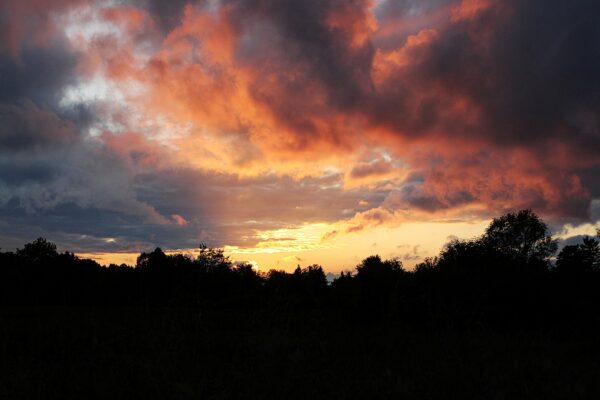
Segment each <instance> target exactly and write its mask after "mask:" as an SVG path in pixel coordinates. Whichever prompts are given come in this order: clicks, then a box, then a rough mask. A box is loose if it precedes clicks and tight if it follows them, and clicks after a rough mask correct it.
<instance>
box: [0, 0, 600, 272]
mask: <svg viewBox="0 0 600 400" xmlns="http://www.w3.org/2000/svg"><path fill="white" fill-rule="evenodd" d="M599 13H600V5H599V4H598V2H596V1H592V0H589V1H586V0H572V1H564V0H528V1H521V0H503V1H496V0H419V1H417V0H396V1H392V0H379V1H375V0H373V1H369V0H318V1H317V0H303V1H297V0H206V1H195V2H193V1H181V0H174V1H169V2H166V1H158V0H130V1H89V0H4V1H3V2H2V3H1V4H0V247H1V248H2V250H3V251H7V250H11V251H12V250H14V249H15V248H17V247H22V245H23V244H24V243H27V242H30V241H32V240H34V239H35V238H37V237H40V236H42V237H45V238H47V239H48V240H51V241H53V242H55V243H56V244H57V245H58V247H59V249H61V250H69V251H74V252H75V253H76V254H78V255H81V256H84V257H92V258H94V259H96V260H98V261H99V262H101V263H105V264H108V263H110V262H116V263H120V262H126V263H130V264H134V263H135V259H136V257H137V255H138V254H139V252H141V251H149V250H152V249H154V247H156V246H159V247H161V248H163V249H164V250H169V251H178V252H184V253H186V254H194V251H195V250H194V249H196V248H197V247H198V245H199V244H200V243H205V244H207V245H209V246H213V247H223V248H224V249H225V251H226V253H227V254H228V255H229V256H230V257H231V258H232V259H233V260H235V261H247V262H250V263H252V264H254V265H256V266H257V268H259V269H264V270H266V269H271V268H277V269H285V270H291V269H293V268H295V267H296V265H303V266H304V265H310V264H314V263H318V264H321V265H323V267H324V268H325V270H326V271H330V272H338V271H340V270H344V269H351V268H353V267H354V266H355V265H356V264H357V263H358V262H359V261H360V260H361V259H363V258H364V257H366V256H369V255H371V254H379V255H381V256H382V257H385V258H390V257H397V258H399V259H400V260H401V261H403V263H404V264H405V265H406V266H408V267H410V266H413V265H414V264H415V263H418V262H420V261H422V260H423V259H424V258H425V257H427V256H433V255H435V254H437V253H438V252H439V250H440V248H441V247H442V246H443V245H444V244H445V243H447V242H448V241H449V240H451V239H452V238H456V237H458V238H472V237H475V236H477V235H480V234H482V233H483V231H484V229H485V227H486V226H487V224H488V223H489V221H490V220H491V218H493V217H494V216H499V215H501V214H503V213H505V212H509V211H515V210H518V209H522V208H531V209H532V210H534V212H536V213H537V214H539V215H540V216H541V217H542V218H543V219H544V220H545V221H546V222H547V223H548V225H549V226H550V228H551V230H552V232H553V234H554V235H555V236H556V237H557V238H559V239H562V240H563V241H564V242H568V241H569V240H571V241H572V240H576V239H577V238H578V237H580V236H581V235H584V234H594V232H595V228H596V227H600V74H599V73H598V72H599V71H600V24H598V23H597V16H598V15H599Z"/></svg>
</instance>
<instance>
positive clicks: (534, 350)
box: [0, 307, 600, 399]
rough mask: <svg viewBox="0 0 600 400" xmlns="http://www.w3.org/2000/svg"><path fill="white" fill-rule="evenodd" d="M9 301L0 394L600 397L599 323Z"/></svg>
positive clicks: (1, 318) (2, 321)
mask: <svg viewBox="0 0 600 400" xmlns="http://www.w3.org/2000/svg"><path fill="white" fill-rule="evenodd" d="M331 321H332V320H331V316H329V317H326V316H325V315H319V314H318V313H316V314H311V315H304V316H303V317H298V316H295V317H293V319H287V320H286V319H285V318H283V319H282V318H279V319H278V320H273V319H270V318H267V317H266V316H265V315H256V314H255V315H237V314H236V315H234V314H230V315H227V316H226V315H225V314H221V315H219V316H218V317H217V316H206V315H201V314H199V312H198V311H197V310H191V309H182V308H145V309H144V308H127V309H125V308H116V309H115V308H113V309H111V308H92V307H83V308H82V307H68V308H59V307H58V308H39V307H36V308H22V307H17V308H4V309H2V311H1V313H0V344H1V346H2V347H1V348H0V377H1V379H0V398H2V399H132V398H144V399H261V398H274V399H321V398H323V399H350V398H353V399H355V398H364V399H371V398H407V399H519V398H530V399H593V398H600V358H599V357H598V355H599V354H600V338H599V336H598V334H597V332H589V334H587V335H585V336H582V335H581V333H578V334H577V335H573V334H570V333H569V330H568V329H566V330H562V331H561V332H554V333H553V332H547V331H536V330H527V331H515V330H511V331H510V332H500V331H490V330H486V329H460V330H450V329H444V330H442V331H440V330H435V329H432V330H424V331H417V330H414V329H408V328H406V329H405V328H403V326H402V324H399V323H393V324H392V323H375V324H373V323H369V324H352V325H351V326H350V325H344V324H339V323H332V322H331Z"/></svg>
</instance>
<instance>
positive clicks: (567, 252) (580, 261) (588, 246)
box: [556, 230, 600, 273]
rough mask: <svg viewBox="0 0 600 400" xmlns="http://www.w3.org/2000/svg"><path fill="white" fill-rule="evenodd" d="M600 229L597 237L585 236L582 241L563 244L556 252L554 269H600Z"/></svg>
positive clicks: (579, 270)
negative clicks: (558, 251) (557, 252)
mask: <svg viewBox="0 0 600 400" xmlns="http://www.w3.org/2000/svg"><path fill="white" fill-rule="evenodd" d="M599 239H600V230H599V231H598V235H597V238H593V237H589V236H586V237H584V238H583V243H580V244H574V245H568V246H565V247H564V248H563V249H562V250H561V252H560V253H559V254H558V258H557V260H556V270H557V271H559V272H565V273H584V272H590V271H594V270H599V269H600V240H599Z"/></svg>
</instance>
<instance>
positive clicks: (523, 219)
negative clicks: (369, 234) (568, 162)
mask: <svg viewBox="0 0 600 400" xmlns="http://www.w3.org/2000/svg"><path fill="white" fill-rule="evenodd" d="M598 235H599V236H598V237H595V238H594V237H585V238H584V239H583V243H581V244H576V245H568V246H565V247H564V248H563V249H562V250H561V251H560V253H559V254H558V256H557V257H556V258H555V259H554V258H553V256H554V255H555V253H556V251H557V241H556V240H553V239H552V237H551V236H550V234H549V231H548V227H547V226H546V225H545V224H544V222H543V221H542V220H541V219H540V218H539V217H538V216H537V215H536V214H534V213H533V212H532V211H530V210H522V211H519V212H517V213H508V214H506V215H503V216H501V217H499V218H496V219H494V220H493V221H492V222H491V224H490V225H489V227H488V228H487V230H486V231H485V233H484V234H483V235H482V236H481V237H479V238H476V239H471V240H458V239H456V240H453V241H451V242H450V243H449V244H447V245H446V246H445V247H444V248H443V249H442V251H441V252H440V254H439V256H437V257H435V258H428V259H425V260H424V261H423V262H422V263H420V264H418V265H417V266H416V268H415V269H414V271H407V270H406V269H405V268H404V266H403V265H402V262H401V261H399V260H398V259H389V260H382V259H381V258H380V257H379V256H371V257H368V258H366V259H364V260H363V261H362V262H361V263H360V264H359V265H357V266H356V269H355V271H353V272H347V273H342V274H341V275H340V276H339V277H338V278H336V279H335V280H334V281H333V282H332V283H331V284H328V282H327V280H326V276H325V273H324V270H323V268H322V267H321V266H319V265H311V266H308V267H306V268H301V267H300V266H298V268H297V269H296V270H295V271H294V272H292V273H288V272H285V271H280V270H271V271H269V272H267V273H259V272H257V271H256V270H255V269H253V267H252V266H251V265H249V264H235V263H233V262H231V261H230V260H229V258H228V257H226V256H225V255H224V253H223V250H222V249H215V248H208V247H206V246H201V248H200V252H199V255H198V256H197V257H196V258H192V257H190V256H186V255H182V254H174V255H168V254H165V253H164V252H163V251H162V250H161V249H160V248H156V249H155V250H154V251H152V252H150V253H142V254H140V256H139V257H138V259H137V263H136V265H135V267H130V266H126V265H120V266H119V265H114V264H111V265H110V266H108V267H102V266H100V265H99V264H98V263H96V262H95V261H92V260H88V259H80V258H78V257H76V256H75V255H74V254H73V253H69V252H65V253H59V252H57V250H56V246H55V245H54V244H52V243H50V242H48V241H47V240H45V239H43V238H39V239H37V240H35V241H34V242H32V243H28V244H26V245H25V246H24V247H23V248H22V249H18V250H17V251H16V252H15V253H12V252H4V253H0V265H2V267H1V268H0V282H2V283H1V291H0V302H1V303H2V304H4V305H42V306H48V305H55V306H67V305H80V306H83V305H93V306H146V307H149V306H184V307H197V308H198V309H200V310H201V311H203V312H206V313H217V314H218V313H220V312H223V310H228V311H229V312H240V313H252V312H260V313H270V314H272V315H274V318H276V317H277V315H279V316H280V317H282V318H287V317H288V316H289V315H290V314H299V315H300V314H303V313H307V312H315V311H317V312H332V314H334V315H335V316H336V318H345V319H349V320H360V321H402V322H403V323H405V324H414V325H416V326H423V327H435V326H438V327H443V326H465V327H468V326H477V325H486V326H487V325H490V326H496V327H498V328H502V327H507V326H519V327H526V326H555V327H560V326H566V324H568V326H570V327H573V326H580V325H582V324H584V325H594V326H596V325H598V326H600V324H599V322H600V318H599V317H598V315H600V314H599V313H598V312H597V311H598V306H599V305H600V290H599V289H600V286H599V285H600V241H599V238H600V232H599V233H598Z"/></svg>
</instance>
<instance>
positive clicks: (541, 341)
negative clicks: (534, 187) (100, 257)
mask: <svg viewBox="0 0 600 400" xmlns="http://www.w3.org/2000/svg"><path fill="white" fill-rule="evenodd" d="M599 239H600V238H599V237H598V236H597V237H586V238H584V239H583V242H582V243H580V244H576V245H570V246H565V247H563V248H562V250H561V251H560V252H559V253H558V254H556V253H557V242H556V241H555V240H553V239H552V238H551V237H550V235H549V232H548V228H547V226H546V225H545V224H544V223H543V221H541V220H540V219H539V218H538V217H537V216H536V215H535V214H534V213H533V212H531V211H529V210H524V211H519V212H517V213H509V214H506V215H503V216H501V217H499V218H496V219H494V220H493V222H492V223H491V224H490V225H489V227H488V228H487V230H486V231H485V233H484V234H483V235H482V236H481V237H479V238H476V239H472V240H454V241H452V242H450V243H449V244H447V245H446V246H445V247H444V248H443V249H442V250H441V252H440V254H439V255H438V256H437V257H435V258H430V259H426V260H424V261H423V262H422V263H420V264H419V265H417V266H416V268H415V269H414V270H413V271H407V270H406V269H405V268H404V266H403V265H402V263H401V262H400V261H399V260H397V259H389V260H383V259H381V258H380V257H379V256H371V257H367V258H366V259H364V260H363V261H362V262H361V263H360V264H359V265H357V266H356V268H355V269H354V270H353V271H351V272H345V273H343V274H341V275H340V276H339V277H338V278H336V279H335V280H334V281H333V282H330V283H328V282H327V280H326V275H325V273H324V271H323V268H322V267H321V266H319V265H312V266H308V267H305V268H300V267H298V268H297V269H296V270H295V271H293V272H292V273H288V272H285V271H278V270H272V271H269V272H266V273H259V272H257V271H256V270H255V269H253V268H252V266H250V265H247V264H235V263H232V262H231V261H230V260H229V259H228V258H227V257H226V256H225V254H224V253H223V250H221V249H214V248H208V247H205V246H202V247H201V248H200V252H199V255H198V256H197V257H188V256H185V255H181V254H175V255H170V254H165V252H163V251H162V250H161V249H156V250H154V251H152V252H149V253H142V254H141V255H140V256H139V257H138V259H137V263H136V265H135V267H130V266H126V265H110V266H108V267H103V266H100V265H99V264H97V263H96V262H94V261H91V260H84V259H79V258H78V257H76V256H75V255H74V254H73V253H69V252H65V253H59V252H58V251H57V249H56V246H55V245H54V244H52V243H50V242H48V241H47V240H45V239H42V238H40V239H37V240H35V241H34V242H32V243H28V244H26V245H24V247H23V248H22V249H19V250H17V251H16V252H14V253H13V252H3V253H0V399H27V400H31V399H45V400H46V399H57V400H58V399H60V400H65V399H82V398H84V399H107V398H110V399H128V400H129V399H136V398H143V399H146V400H147V399H161V400H163V399H204V398H206V399H269V398H273V399H390V398H409V399H413V398H416V399H444V400H446V399H461V400H464V399H511V400H514V399H531V398H539V399H565V400H566V399H568V400H572V399H595V398H600V365H599V363H598V360H599V354H600V336H599V335H598V328H599V327H600V316H599V315H600V313H599V312H598V309H599V305H600V290H599V288H600V286H599V284H600V265H599V264H600V247H599V246H600V245H599Z"/></svg>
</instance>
